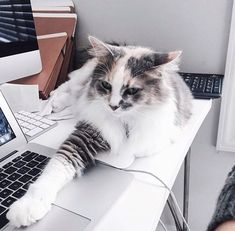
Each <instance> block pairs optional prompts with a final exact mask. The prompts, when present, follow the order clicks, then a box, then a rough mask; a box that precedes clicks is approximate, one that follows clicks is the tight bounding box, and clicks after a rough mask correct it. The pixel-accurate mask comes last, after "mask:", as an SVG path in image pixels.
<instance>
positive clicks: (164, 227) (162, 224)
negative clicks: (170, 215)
mask: <svg viewBox="0 0 235 231" xmlns="http://www.w3.org/2000/svg"><path fill="white" fill-rule="evenodd" d="M159 222H160V224H161V226H162V228H163V229H164V230H165V231H168V230H167V228H166V226H165V225H164V223H163V222H162V220H161V219H160V220H159Z"/></svg>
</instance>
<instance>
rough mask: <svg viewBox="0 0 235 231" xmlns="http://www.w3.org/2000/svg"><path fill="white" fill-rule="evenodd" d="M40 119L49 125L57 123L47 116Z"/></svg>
mask: <svg viewBox="0 0 235 231" xmlns="http://www.w3.org/2000/svg"><path fill="white" fill-rule="evenodd" d="M40 121H41V122H43V123H46V124H49V125H53V124H55V123H56V122H55V121H52V120H48V119H46V118H43V119H41V120H40Z"/></svg>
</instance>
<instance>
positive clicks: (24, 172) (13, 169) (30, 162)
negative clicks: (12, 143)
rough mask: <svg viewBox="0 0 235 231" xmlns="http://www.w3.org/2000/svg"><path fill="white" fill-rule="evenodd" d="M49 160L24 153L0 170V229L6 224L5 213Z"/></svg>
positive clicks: (30, 153)
mask: <svg viewBox="0 0 235 231" xmlns="http://www.w3.org/2000/svg"><path fill="white" fill-rule="evenodd" d="M49 159H50V158H49V157H46V156H44V155H39V154H37V153H35V152H30V151H25V152H24V153H23V154H21V155H20V156H17V157H16V158H15V159H13V160H12V161H11V162H9V163H7V164H5V165H4V166H2V167H1V168H0V229H1V228H2V227H4V226H5V225H6V224H7V223H8V220H7V219H6V213H7V212H8V209H9V207H10V206H11V204H13V203H14V202H15V201H16V200H17V199H19V198H21V197H22V196H23V195H24V194H25V193H26V191H27V189H28V187H29V185H30V184H31V183H33V182H34V181H35V180H36V179H37V178H38V177H39V176H40V174H41V172H42V170H43V169H44V167H45V166H46V164H47V162H48V161H49Z"/></svg>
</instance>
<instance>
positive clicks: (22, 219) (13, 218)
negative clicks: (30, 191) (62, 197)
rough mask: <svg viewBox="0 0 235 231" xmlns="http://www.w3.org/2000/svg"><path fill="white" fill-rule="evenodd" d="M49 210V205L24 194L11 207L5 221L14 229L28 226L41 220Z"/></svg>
mask: <svg viewBox="0 0 235 231" xmlns="http://www.w3.org/2000/svg"><path fill="white" fill-rule="evenodd" d="M50 209H51V204H50V203H48V202H45V201H43V200H40V199H38V198H37V199H35V198H33V197H31V196H30V195H27V194H26V195H25V196H24V197H22V198H21V199H19V200H18V201H16V202H15V203H13V204H12V205H11V207H10V210H9V211H8V213H7V219H8V220H9V221H10V224H11V225H14V226H16V227H20V226H29V225H31V224H33V223H35V222H36V221H38V220H40V219H42V218H43V217H44V216H45V215H46V214H47V213H48V211H49V210H50Z"/></svg>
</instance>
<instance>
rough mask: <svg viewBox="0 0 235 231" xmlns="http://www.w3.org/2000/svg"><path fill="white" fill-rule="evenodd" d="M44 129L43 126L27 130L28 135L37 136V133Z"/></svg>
mask: <svg viewBox="0 0 235 231" xmlns="http://www.w3.org/2000/svg"><path fill="white" fill-rule="evenodd" d="M42 131H43V129H42V128H39V127H36V128H34V129H33V130H31V131H29V132H27V133H26V135H28V136H35V135H36V134H38V133H39V132H42Z"/></svg>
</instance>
